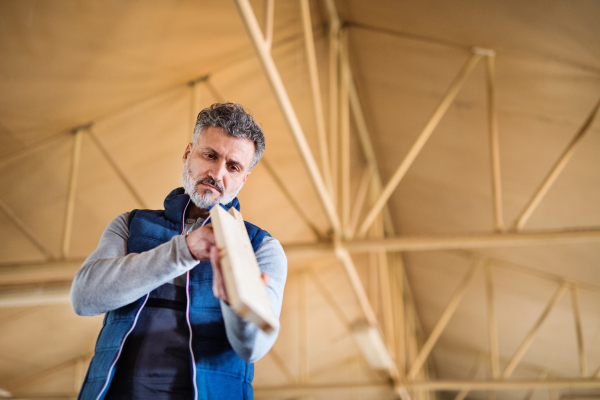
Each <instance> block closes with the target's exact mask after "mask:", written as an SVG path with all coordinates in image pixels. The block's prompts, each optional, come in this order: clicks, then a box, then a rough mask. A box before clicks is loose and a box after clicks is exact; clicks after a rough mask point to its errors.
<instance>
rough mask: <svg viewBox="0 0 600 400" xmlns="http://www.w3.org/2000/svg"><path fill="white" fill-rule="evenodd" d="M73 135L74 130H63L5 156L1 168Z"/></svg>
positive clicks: (1, 161)
mask: <svg viewBox="0 0 600 400" xmlns="http://www.w3.org/2000/svg"><path fill="white" fill-rule="evenodd" d="M71 134H72V129H68V130H63V131H61V132H59V133H57V134H54V135H52V136H50V137H48V138H46V139H43V140H40V141H39V142H36V143H34V144H32V145H29V146H26V147H24V148H22V149H20V150H17V151H14V152H12V153H9V154H7V155H5V156H4V157H0V167H2V166H4V165H6V164H10V163H12V162H14V161H17V160H18V159H20V158H22V157H25V156H26V155H28V154H30V153H32V152H34V151H36V150H40V149H43V148H44V147H46V146H48V145H51V144H53V143H55V142H57V141H58V140H60V139H66V138H68V137H69V136H70V135H71Z"/></svg>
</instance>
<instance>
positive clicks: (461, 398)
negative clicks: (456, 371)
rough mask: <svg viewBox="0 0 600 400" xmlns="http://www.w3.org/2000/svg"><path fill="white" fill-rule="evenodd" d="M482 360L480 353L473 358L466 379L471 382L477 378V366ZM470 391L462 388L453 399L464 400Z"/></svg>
mask: <svg viewBox="0 0 600 400" xmlns="http://www.w3.org/2000/svg"><path fill="white" fill-rule="evenodd" d="M482 359H483V354H481V353H479V354H478V355H477V357H475V362H473V366H472V367H471V370H470V371H469V374H468V378H467V379H469V380H471V381H472V380H474V379H475V377H476V376H477V372H478V371H479V366H480V365H481V360H482ZM470 391H471V389H470V388H469V387H465V388H462V389H461V390H460V392H458V393H457V394H456V397H455V398H454V400H464V399H465V397H467V395H468V394H469V392H470Z"/></svg>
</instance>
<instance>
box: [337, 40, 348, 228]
mask: <svg viewBox="0 0 600 400" xmlns="http://www.w3.org/2000/svg"><path fill="white" fill-rule="evenodd" d="M341 42H342V46H341V50H342V51H341V60H342V65H343V64H344V63H347V62H348V31H347V30H346V29H344V30H342V40H341ZM341 72H342V79H341V84H340V97H339V101H340V161H341V163H340V172H341V174H340V200H341V201H340V203H341V206H342V207H341V208H342V218H341V219H342V226H343V228H344V230H345V231H346V230H347V229H348V224H349V221H350V108H349V99H348V79H347V76H346V74H345V69H342V71H341Z"/></svg>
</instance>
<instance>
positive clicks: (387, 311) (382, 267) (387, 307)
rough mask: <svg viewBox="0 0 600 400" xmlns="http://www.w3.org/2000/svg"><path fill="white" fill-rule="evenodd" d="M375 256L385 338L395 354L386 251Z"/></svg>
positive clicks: (391, 351)
mask: <svg viewBox="0 0 600 400" xmlns="http://www.w3.org/2000/svg"><path fill="white" fill-rule="evenodd" d="M377 258H378V260H379V262H378V266H379V284H380V285H379V286H380V288H379V290H380V291H381V305H382V306H383V307H382V309H383V323H384V327H385V338H386V342H387V345H388V347H389V349H390V353H391V354H395V353H396V343H395V334H394V315H393V313H392V293H391V286H390V285H391V281H390V274H389V264H388V258H387V253H386V252H382V251H380V252H379V253H378V257H377ZM392 358H393V357H392Z"/></svg>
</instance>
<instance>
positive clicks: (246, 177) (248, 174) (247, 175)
mask: <svg viewBox="0 0 600 400" xmlns="http://www.w3.org/2000/svg"><path fill="white" fill-rule="evenodd" d="M250 173H252V171H248V173H247V174H246V176H244V182H243V183H246V179H248V177H249V176H250Z"/></svg>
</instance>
